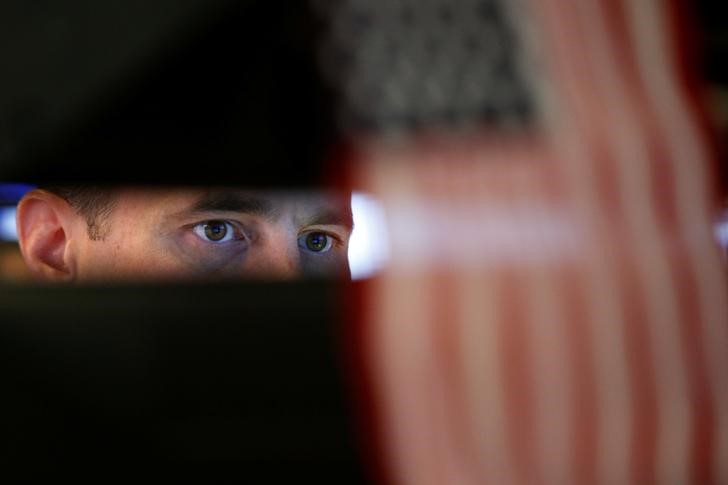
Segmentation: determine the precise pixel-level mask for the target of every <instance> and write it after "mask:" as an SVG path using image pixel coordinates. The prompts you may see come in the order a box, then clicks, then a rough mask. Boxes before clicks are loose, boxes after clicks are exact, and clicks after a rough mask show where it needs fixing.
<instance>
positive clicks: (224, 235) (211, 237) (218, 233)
mask: <svg viewBox="0 0 728 485" xmlns="http://www.w3.org/2000/svg"><path fill="white" fill-rule="evenodd" d="M192 231H193V232H194V233H195V234H196V235H197V236H198V237H199V238H201V239H203V240H204V241H208V242H213V243H223V242H227V241H231V240H232V239H234V236H235V228H234V227H233V225H232V224H230V223H229V222H225V221H206V222H202V223H200V224H197V225H196V226H195V227H193V228H192Z"/></svg>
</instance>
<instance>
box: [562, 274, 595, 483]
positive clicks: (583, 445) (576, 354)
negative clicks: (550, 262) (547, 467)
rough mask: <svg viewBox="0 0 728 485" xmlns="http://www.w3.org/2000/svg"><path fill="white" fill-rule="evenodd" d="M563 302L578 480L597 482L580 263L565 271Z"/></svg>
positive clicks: (591, 357)
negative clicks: (578, 265)
mask: <svg viewBox="0 0 728 485" xmlns="http://www.w3.org/2000/svg"><path fill="white" fill-rule="evenodd" d="M561 280H562V284H563V288H564V290H563V292H562V297H563V305H564V308H565V309H566V315H565V318H566V325H567V330H568V338H569V341H568V342H567V343H566V346H567V349H568V352H569V359H570V364H571V365H570V368H569V369H570V374H569V376H568V379H569V381H570V382H571V384H572V396H571V400H572V402H573V408H572V409H573V410H574V415H573V417H572V420H573V427H572V438H571V450H570V451H571V455H572V456H573V463H574V470H573V478H574V483H578V484H581V483H585V484H586V483H597V475H596V463H597V421H598V417H599V416H598V413H597V390H596V384H595V376H596V369H595V367H594V352H593V350H592V348H591V342H592V339H591V337H590V335H589V325H588V324H587V322H588V320H589V311H588V308H587V306H586V302H587V301H588V295H587V288H588V282H587V281H585V280H584V275H583V273H581V272H580V271H579V268H578V267H573V266H569V267H567V268H565V269H564V270H563V271H562V275H561Z"/></svg>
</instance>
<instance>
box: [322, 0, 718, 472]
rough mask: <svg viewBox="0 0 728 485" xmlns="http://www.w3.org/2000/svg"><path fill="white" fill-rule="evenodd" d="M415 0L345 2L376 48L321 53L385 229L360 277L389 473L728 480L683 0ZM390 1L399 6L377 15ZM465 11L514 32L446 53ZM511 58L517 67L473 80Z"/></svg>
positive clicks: (361, 316)
mask: <svg viewBox="0 0 728 485" xmlns="http://www.w3.org/2000/svg"><path fill="white" fill-rule="evenodd" d="M411 4H412V2H408V1H404V0H401V1H399V2H392V3H391V4H389V5H390V6H389V7H387V8H390V10H387V11H386V12H385V13H384V14H383V13H382V12H381V11H379V10H377V8H376V7H375V6H376V5H383V3H382V2H356V1H348V2H343V3H342V5H346V7H337V8H336V9H334V14H332V16H331V18H332V20H331V22H332V24H333V25H334V27H333V28H332V32H334V33H336V35H333V36H332V39H334V40H332V41H331V42H334V43H335V42H336V41H337V39H338V42H339V44H338V45H345V46H346V45H348V44H347V41H341V38H342V37H341V35H342V34H341V32H346V31H349V32H351V29H349V30H347V28H344V27H346V26H347V25H348V26H349V27H351V28H353V27H356V28H358V29H360V30H361V29H363V30H362V31H357V32H354V33H353V34H352V35H353V36H354V37H356V38H357V39H359V45H360V46H363V47H361V52H358V51H356V50H354V52H350V53H349V55H348V56H339V57H336V56H333V57H332V54H331V49H328V50H327V51H326V52H327V54H326V56H325V57H326V59H328V60H327V61H326V62H332V61H331V59H332V58H336V59H339V60H340V61H341V62H342V63H343V64H342V66H344V67H342V68H341V69H340V70H339V71H337V72H339V73H340V72H344V74H343V75H342V74H339V76H340V77H339V78H338V81H339V85H340V86H343V87H342V88H341V92H342V97H343V99H344V100H345V101H347V102H345V103H344V104H343V105H344V106H345V107H348V108H346V109H345V110H344V112H343V113H342V120H344V122H345V124H346V126H347V128H348V129H351V130H352V131H351V132H352V133H354V135H353V139H354V140H355V141H354V145H355V146H356V156H355V160H354V161H353V167H354V171H355V173H356V176H355V184H354V185H355V188H357V189H361V190H366V191H368V192H370V193H372V194H374V195H376V197H378V198H379V199H380V200H381V201H382V203H383V204H384V207H385V209H386V214H387V218H388V221H387V222H388V224H387V231H388V234H389V238H390V241H391V248H390V260H389V265H388V267H387V269H386V270H385V271H384V272H383V273H381V274H380V275H379V276H378V277H376V278H373V279H371V280H369V281H366V282H363V283H361V284H359V285H357V286H356V287H355V288H357V290H356V291H358V292H359V293H358V294H357V295H356V297H357V301H358V302H359V304H358V306H357V307H356V308H355V311H356V315H357V319H358V321H357V326H356V341H357V344H358V351H359V354H358V355H359V357H360V360H359V364H360V366H361V367H360V369H361V370H362V373H361V374H360V377H361V378H362V381H361V386H362V387H361V388H360V390H361V392H362V395H363V396H365V398H366V399H365V401H366V405H365V406H364V407H363V410H362V423H363V424H366V428H367V429H366V430H365V431H366V433H367V435H368V436H369V438H370V439H371V440H372V442H373V443H374V446H373V447H372V449H373V451H374V453H375V455H376V460H375V461H376V462H377V463H379V465H380V467H379V471H378V473H376V474H375V475H376V478H377V480H380V481H385V482H389V483H396V484H417V485H421V484H539V483H545V484H550V483H553V484H571V483H573V484H585V483H588V484H597V483H610V484H611V483H619V484H627V483H634V484H648V483H679V484H688V483H695V484H708V483H728V284H727V283H728V282H727V278H726V266H725V263H724V261H723V260H722V258H721V254H720V251H719V248H718V246H717V244H716V241H715V238H714V234H713V222H714V220H713V217H714V213H715V210H716V202H717V200H718V198H717V195H718V194H717V193H716V192H717V187H716V183H715V181H714V178H713V177H714V171H715V166H714V163H715V153H714V147H713V144H712V142H711V139H710V138H709V136H708V133H709V131H708V130H707V129H706V124H705V122H704V119H703V118H702V115H701V110H702V108H701V107H700V106H699V105H698V104H697V101H696V100H697V97H696V95H695V92H694V90H693V89H694V87H695V86H694V84H691V81H690V80H691V76H693V77H694V73H692V72H691V71H689V70H688V67H689V63H688V62H687V60H689V58H688V57H686V53H687V52H689V50H687V49H686V47H685V45H684V41H685V38H686V37H685V35H684V34H685V32H686V30H684V29H685V28H686V27H685V25H684V24H683V22H682V21H683V18H682V14H681V12H680V11H679V10H678V9H677V8H676V6H675V4H673V3H671V2H666V1H660V0H639V1H633V0H621V1H620V0H615V1H613V2H607V1H600V0H558V1H557V0H528V1H518V2H508V3H505V2H503V3H499V2H495V1H485V2H478V1H474V0H473V1H465V0H463V1H462V2H444V1H439V2H437V1H428V2H421V3H419V4H418V5H419V8H418V9H416V10H417V14H416V15H419V16H420V17H417V16H416V15H415V20H412V19H411V15H410V14H408V13H407V12H410V13H411V8H410V7H411V6H412V5H411ZM486 4H487V5H486ZM391 5H396V6H399V7H401V8H400V10H398V11H397V12H395V13H394V14H393V13H392V11H391V8H392V7H391ZM484 5H486V7H487V8H486V7H484ZM415 7H417V5H415ZM332 8H333V7H332ZM346 8H348V9H349V10H348V16H347V10H346ZM382 8H384V7H382ZM367 9H369V10H367ZM408 9H409V10H408ZM385 10H386V9H385ZM486 10H487V11H488V12H490V14H489V15H490V16H489V17H487V18H485V17H478V15H481V14H482V13H483V12H484V11H486ZM427 12H430V13H431V14H432V15H431V18H430V17H427ZM443 12H445V13H443ZM395 14H397V15H400V17H401V18H403V19H405V20H402V22H403V23H404V25H405V27H402V26H401V25H399V24H397V25H395V26H394V27H391V28H390V30H386V28H384V27H382V29H385V30H383V31H381V32H375V34H376V35H374V34H372V33H371V32H369V31H366V29H367V28H370V29H371V28H372V27H371V26H372V25H379V24H377V23H376V21H377V19H380V20H381V18H382V16H385V17H386V15H395ZM471 14H472V15H471ZM408 15H410V16H409V17H408ZM413 15H414V14H413ZM400 17H396V16H394V17H391V18H400ZM471 17H472V18H482V20H483V22H490V23H489V24H488V25H489V26H491V27H489V28H490V30H488V32H490V33H489V34H488V35H490V37H488V38H487V39H485V40H484V39H480V41H481V43H485V44H486V45H487V42H491V43H495V44H496V47H497V48H498V49H500V50H501V51H503V52H505V54H503V52H501V53H500V54H499V53H498V52H496V53H493V52H491V51H488V52H490V54H484V53H483V51H477V50H476V52H475V54H473V55H472V56H471V57H470V58H469V60H467V62H465V61H462V59H460V58H458V57H457V55H455V54H453V52H460V51H459V50H458V49H461V48H464V47H463V46H464V45H470V44H468V42H467V41H463V42H460V41H455V40H453V38H454V36H457V32H460V31H459V30H458V29H457V22H458V19H470V18H471ZM387 18H390V17H387ZM342 19H343V20H342ZM346 19H349V20H348V21H349V23H348V24H347V23H346V22H347V20H346ZM351 19H354V20H356V22H353V21H351ZM407 19H409V20H407ZM417 19H419V20H417ZM423 19H426V20H423ZM438 19H439V20H438ZM453 19H455V20H453ZM418 21H420V22H422V23H423V25H425V26H426V28H424V29H425V30H426V31H427V32H429V34H427V35H421V33H418V32H416V27H412V22H414V23H415V24H416V23H417V22H418ZM468 21H469V20H468ZM337 22H338V24H337ZM341 22H344V27H342V26H341ZM438 22H440V23H438ZM395 24H396V22H395ZM453 24H454V25H455V27H453ZM337 25H338V26H339V28H338V30H337V28H336V26H337ZM468 25H470V24H468ZM493 25H500V26H501V27H498V28H499V29H500V30H499V32H501V33H503V32H505V33H506V34H503V35H502V36H501V37H497V36H496V37H493V36H492V35H491V34H492V33H493V32H496V31H498V29H495V28H494V27H492V26H493ZM352 26H353V27H352ZM504 26H505V27H504ZM438 28H441V30H442V31H443V32H444V33H443V34H442V35H441V36H440V37H438V36H437V35H436V34H433V32H435V33H436V32H437V29H438ZM408 29H409V30H408ZM494 29H495V30H494ZM471 30H472V29H471ZM472 31H473V32H477V31H478V30H477V29H475V30H472ZM484 31H485V30H484ZM469 32H470V30H469ZM508 32H510V33H508ZM354 34H356V35H354ZM433 35H434V37H432V36H433ZM382 36H383V37H384V39H385V40H386V41H382V39H381V38H382ZM418 36H420V37H418ZM372 39H373V40H372ZM387 39H388V40H387ZM413 39H414V40H413ZM418 39H420V40H418ZM422 39H425V40H422ZM427 39H430V40H432V39H434V41H433V42H431V43H430V44H427V42H428V41H427ZM349 40H351V39H349ZM438 40H439V41H441V43H440V45H439V47H438V48H437V49H439V50H438V51H437V52H434V51H433V52H434V53H433V54H432V56H433V59H434V60H432V62H426V59H425V58H423V57H422V52H423V49H424V52H429V51H427V48H426V47H422V45H420V44H421V43H422V42H424V44H423V45H425V46H427V45H436V46H437V45H438V44H437V42H438ZM352 42H353V41H352ZM367 42H370V43H372V45H373V46H374V47H372V46H369V45H368V44H367ZM377 42H379V43H380V44H382V45H384V46H385V47H381V51H380V53H379V54H378V55H379V57H377V55H375V54H372V52H375V53H376V52H377V51H376V48H377V45H379V44H377ZM398 42H399V44H398ZM418 42H419V43H420V44H418ZM448 42H449V44H448ZM476 43H477V42H476ZM397 45H400V46H401V45H404V46H405V47H393V46H397ZM443 45H444V46H445V47H443ZM514 45H516V46H518V47H517V48H513V47H512V46H514ZM386 46H389V47H386ZM408 46H409V47H408ZM412 46H415V47H412ZM417 46H419V47H417ZM347 48H349V49H352V47H351V46H349V47H347ZM417 49H420V50H417ZM443 49H444V50H445V53H444V54H442V52H441V51H442V50H443ZM448 49H449V51H448ZM413 52H414V53H415V54H416V55H414V56H413V55H412V53H413ZM438 52H439V54H438ZM448 52H450V53H449V54H448ZM418 56H420V57H418ZM443 56H444V58H443ZM499 56H502V57H505V58H508V59H512V60H513V59H515V60H514V61H513V65H512V66H511V67H508V66H506V67H504V66H505V65H504V64H502V63H500V64H499V62H500V61H498V59H501V57H499ZM461 57H462V56H461ZM448 58H449V59H457V62H455V61H453V62H454V63H451V64H448V62H447V59H448ZM342 59H343V60H342ZM372 59H375V61H372ZM423 59H425V60H423ZM443 59H444V60H443ZM480 62H485V63H488V62H490V67H488V66H485V67H482V66H480V64H478V63H480ZM367 63H370V64H367ZM476 65H477V66H480V67H477V66H476ZM347 66H348V67H347ZM402 66H404V67H402ZM433 66H436V67H433ZM329 67H331V66H329ZM367 67H368V68H369V69H367ZM347 69H348V71H347ZM377 69H379V71H377ZM408 69H409V71H408ZM442 69H446V70H447V69H450V71H449V72H450V73H451V74H452V73H455V74H454V75H452V76H449V77H448V76H445V77H438V76H441V75H440V74H438V73H440V71H441V70H442ZM471 70H475V71H476V72H477V74H476V75H474V76H475V78H474V79H475V80H474V81H473V79H468V76H469V74H468V73H469V72H471ZM410 71H413V72H410ZM506 71H507V72H508V74H507V75H506V79H507V80H509V81H510V82H511V84H510V86H511V87H513V86H516V87H517V88H518V89H515V90H514V89H511V90H510V91H508V90H506V91H502V92H501V91H498V92H499V93H500V94H499V95H498V96H495V97H490V98H488V97H487V96H486V97H484V98H482V99H480V101H481V102H482V103H483V107H482V109H473V106H471V105H469V104H468V103H467V102H465V101H463V99H462V96H463V94H462V90H463V89H465V87H467V89H471V88H472V86H471V85H472V84H473V83H475V84H477V83H478V82H481V83H482V86H483V89H484V90H487V89H488V87H489V86H490V87H492V86H499V85H503V84H502V83H501V84H498V82H501V81H502V80H503V78H502V76H503V72H506ZM347 72H348V73H349V75H348V77H347V75H346V73H347ZM357 72H359V73H362V72H365V73H367V75H368V76H370V78H371V80H370V81H371V85H372V86H374V87H375V88H377V87H378V88H379V89H381V90H382V91H381V92H379V91H376V89H374V88H371V86H370V87H369V88H371V89H369V88H367V86H362V85H361V83H362V82H363V81H362V80H361V79H357V80H356V81H352V78H353V76H354V74H355V73H357ZM352 73H354V74H352ZM398 73H400V74H398ZM402 73H404V74H402ZM483 73H485V74H483ZM479 76H480V77H479ZM499 76H501V77H499ZM334 77H335V76H334ZM334 81H335V82H334V83H336V79H335V80H334ZM352 83H353V84H352ZM357 83H359V84H357ZM398 83H399V84H398ZM506 84H507V83H506ZM352 86H354V87H352ZM382 86H384V88H382ZM433 86H434V87H433ZM372 89H374V91H372ZM494 89H495V88H494ZM372 92H374V93H375V94H372ZM362 93H369V94H367V95H368V96H371V102H369V103H367V102H365V101H366V99H367V98H364V99H362V98H361V96H364V94H362ZM377 93H378V94H377ZM413 93H414V94H413ZM428 93H429V94H428ZM433 93H434V94H433ZM448 93H451V94H452V93H454V94H452V99H450V101H448V99H449V98H448V96H450V95H451V94H448ZM503 93H507V94H508V96H511V97H510V98H509V99H510V102H509V103H506V104H505V105H504V104H502V103H501V104H498V101H499V99H501V96H506V94H503ZM357 96H359V98H357ZM428 96H429V97H428ZM476 98H477V97H476ZM476 98H472V100H474V101H473V102H475V101H477V99H476ZM418 99H421V100H422V103H425V104H426V105H427V109H421V110H420V111H418V112H416V113H415V114H414V115H411V116H408V115H406V113H409V112H408V111H407V107H411V106H414V105H416V104H417V100H418ZM427 103H429V104H427ZM463 106H466V107H467V109H465V108H462V107H463ZM403 113H405V114H403ZM452 127H455V128H454V129H452Z"/></svg>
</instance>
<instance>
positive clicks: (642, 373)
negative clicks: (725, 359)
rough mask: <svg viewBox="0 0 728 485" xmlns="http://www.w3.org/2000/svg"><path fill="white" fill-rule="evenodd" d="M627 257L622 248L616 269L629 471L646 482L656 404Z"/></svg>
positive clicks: (641, 311)
mask: <svg viewBox="0 0 728 485" xmlns="http://www.w3.org/2000/svg"><path fill="white" fill-rule="evenodd" d="M630 257H632V255H630V254H628V253H627V252H626V251H625V252H622V254H621V256H620V259H619V266H620V269H619V271H618V273H619V275H618V284H619V289H620V293H621V301H622V303H623V305H624V312H623V314H624V319H623V321H622V325H623V327H624V335H625V352H626V358H627V361H628V363H629V369H630V376H629V377H630V378H629V382H630V393H631V395H632V422H631V423H630V424H631V427H632V444H631V449H632V452H631V454H630V456H631V462H630V471H631V475H632V478H633V481H634V482H633V483H635V484H640V485H649V484H653V483H655V467H654V465H655V458H656V456H655V451H656V440H657V406H658V403H657V392H656V389H655V372H654V369H653V367H652V351H651V342H650V336H649V332H648V330H647V312H646V311H645V303H644V294H643V292H642V288H641V287H640V285H639V283H638V282H639V275H638V274H637V271H636V268H635V267H634V264H633V263H632V262H631V261H630Z"/></svg>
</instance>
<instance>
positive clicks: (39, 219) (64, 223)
mask: <svg viewBox="0 0 728 485" xmlns="http://www.w3.org/2000/svg"><path fill="white" fill-rule="evenodd" d="M17 222H18V230H19V236H20V238H19V239H20V246H21V252H22V253H23V258H24V260H25V261H26V264H27V265H28V267H29V268H30V270H31V272H32V273H33V274H34V276H35V277H36V278H37V279H40V280H43V281H71V282H86V281H109V280H125V279H132V280H148V279H174V280H185V279H195V280H197V279H202V280H206V279H210V280H216V279H227V278H237V277H254V278H265V279H291V278H297V277H301V276H311V275H313V276H319V275H326V276H329V275H335V276H339V275H347V274H348V264H347V248H348V241H349V236H350V234H351V212H350V209H349V200H348V197H336V196H334V195H331V194H323V193H299V194H290V193H272V192H269V193H264V192H250V191H241V190H235V189H224V188H220V189H214V190H205V189H158V190H154V189H142V188H124V189H119V190H118V192H117V193H116V196H115V198H114V203H113V206H112V210H111V212H110V214H109V215H108V216H107V217H106V218H105V219H104V220H103V231H102V238H101V239H97V240H93V239H91V238H89V236H88V227H87V223H86V221H85V220H84V218H83V217H81V216H80V215H79V214H77V213H76V211H75V210H74V209H73V208H71V207H70V206H69V205H68V203H66V202H65V200H63V199H61V198H59V197H57V196H55V195H53V194H50V193H48V192H45V191H42V190H36V191H33V192H31V193H29V194H27V195H26V196H25V197H24V198H23V200H22V201H21V202H20V204H19V205H18V219H17Z"/></svg>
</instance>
